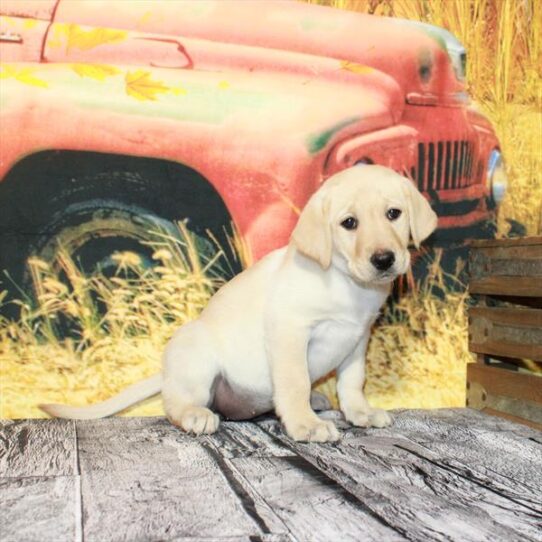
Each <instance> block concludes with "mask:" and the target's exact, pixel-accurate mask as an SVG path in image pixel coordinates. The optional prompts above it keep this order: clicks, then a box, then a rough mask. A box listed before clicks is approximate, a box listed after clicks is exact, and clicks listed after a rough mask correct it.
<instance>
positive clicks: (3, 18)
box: [0, 15, 17, 26]
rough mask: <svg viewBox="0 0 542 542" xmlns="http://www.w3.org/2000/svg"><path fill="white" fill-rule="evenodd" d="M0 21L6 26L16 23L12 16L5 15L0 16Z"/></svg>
mask: <svg viewBox="0 0 542 542" xmlns="http://www.w3.org/2000/svg"><path fill="white" fill-rule="evenodd" d="M0 23H2V24H3V25H7V26H16V25H17V23H16V22H15V19H13V17H6V16H5V15H2V16H1V17H0Z"/></svg>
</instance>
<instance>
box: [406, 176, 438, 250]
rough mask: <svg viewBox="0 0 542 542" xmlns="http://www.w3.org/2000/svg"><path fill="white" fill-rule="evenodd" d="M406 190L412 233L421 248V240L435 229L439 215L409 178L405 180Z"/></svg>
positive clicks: (413, 238) (417, 245)
mask: <svg viewBox="0 0 542 542" xmlns="http://www.w3.org/2000/svg"><path fill="white" fill-rule="evenodd" d="M404 191H405V195H406V199H407V205H408V219H409V221H410V235H411V236H412V240H413V241H414V245H415V246H416V248H419V246H420V244H421V242H422V241H423V240H424V239H427V237H429V236H430V235H431V234H432V233H433V232H434V231H435V229H436V227H437V223H438V217H437V215H436V213H435V211H433V209H431V206H430V205H429V202H428V201H427V200H426V199H425V198H424V197H423V196H422V194H421V193H420V192H419V191H418V189H417V188H416V187H415V186H414V183H413V182H412V181H410V180H409V179H405V181H404Z"/></svg>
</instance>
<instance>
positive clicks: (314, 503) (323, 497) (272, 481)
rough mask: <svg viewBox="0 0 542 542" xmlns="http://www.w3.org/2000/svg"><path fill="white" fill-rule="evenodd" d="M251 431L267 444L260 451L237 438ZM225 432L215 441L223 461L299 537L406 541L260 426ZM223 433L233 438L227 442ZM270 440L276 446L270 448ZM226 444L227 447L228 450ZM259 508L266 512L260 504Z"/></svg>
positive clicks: (253, 438)
mask: <svg viewBox="0 0 542 542" xmlns="http://www.w3.org/2000/svg"><path fill="white" fill-rule="evenodd" d="M249 427H250V443H251V444H252V445H254V444H256V443H258V441H260V442H261V443H262V444H263V446H262V445H260V446H257V448H256V453H252V452H251V448H252V446H250V447H247V445H246V442H244V439H239V438H238V434H239V433H240V432H241V433H244V434H246V433H247V429H248V428H249ZM239 429H240V431H239ZM220 433H221V434H219V435H213V436H212V437H210V440H211V441H212V442H213V443H214V444H215V445H217V451H219V453H224V460H225V461H226V462H227V463H228V465H230V468H231V469H232V471H235V472H236V473H237V476H238V479H239V481H240V483H243V484H248V485H249V486H250V488H251V490H252V493H251V494H256V495H259V496H260V497H259V498H260V499H261V501H262V502H263V503H266V505H267V506H268V507H269V511H268V512H267V515H266V517H269V513H270V512H271V511H273V513H274V515H276V517H277V518H280V519H279V520H280V521H281V522H282V523H283V524H284V525H285V526H286V527H287V529H288V530H289V531H290V532H291V533H292V535H293V536H294V538H295V539H297V540H300V541H301V540H311V542H312V541H313V542H320V541H321V542H327V541H329V540H335V539H337V536H338V533H340V539H341V540H356V541H357V540H359V541H362V540H363V541H370V540H374V541H375V542H376V541H378V542H380V541H381V540H390V541H392V540H405V538H404V536H402V535H401V534H400V533H399V532H397V531H395V530H394V529H393V528H391V527H390V526H388V525H386V523H385V522H384V521H383V520H382V519H381V518H380V517H378V516H374V514H373V513H372V512H371V511H370V510H368V509H367V508H366V507H365V504H364V503H362V502H360V501H358V500H357V499H356V498H355V497H353V495H351V494H350V493H349V492H347V491H345V489H344V488H343V487H342V486H341V485H339V484H337V483H336V482H335V481H334V480H332V479H331V478H328V477H327V476H326V475H325V474H324V473H322V472H321V470H319V469H318V468H316V467H314V466H313V465H312V464H311V463H309V462H308V461H306V460H305V459H304V458H302V457H299V456H298V455H295V454H294V453H293V452H292V451H291V450H290V449H289V448H287V447H286V446H285V445H284V444H282V443H281V442H280V441H278V440H277V439H275V438H272V437H270V435H269V434H267V433H266V432H264V431H262V430H261V429H260V428H258V427H257V426H255V425H253V424H234V423H230V424H223V427H222V430H221V431H220ZM224 433H226V434H229V435H230V437H231V438H226V439H224V437H223V434H224ZM269 441H271V442H273V444H272V446H271V447H269V448H268V445H267V442H269ZM224 442H228V445H227V446H223V443H224ZM316 446H318V445H316ZM265 448H268V449H269V450H273V454H268V453H265V454H262V453H261V452H262V451H263V449H265ZM247 452H248V453H247ZM258 510H259V513H260V514H261V511H262V505H261V503H259V506H258ZM276 529H278V527H277V526H275V527H274V528H273V530H276Z"/></svg>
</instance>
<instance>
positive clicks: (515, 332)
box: [469, 307, 542, 395]
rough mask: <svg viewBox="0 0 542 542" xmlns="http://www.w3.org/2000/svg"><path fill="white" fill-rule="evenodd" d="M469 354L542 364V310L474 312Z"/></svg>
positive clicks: (500, 309) (482, 308)
mask: <svg viewBox="0 0 542 542" xmlns="http://www.w3.org/2000/svg"><path fill="white" fill-rule="evenodd" d="M469 350H470V351H471V352H476V353H478V354H493V355H495V356H505V357H510V358H523V359H532V360H537V361H542V310H539V309H525V308H488V307H475V308H471V309H470V310H469ZM541 395H542V392H541Z"/></svg>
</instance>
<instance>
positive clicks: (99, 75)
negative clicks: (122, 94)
mask: <svg viewBox="0 0 542 542" xmlns="http://www.w3.org/2000/svg"><path fill="white" fill-rule="evenodd" d="M72 70H73V71H74V72H75V73H76V74H77V75H79V76H80V77H90V78H91V79H96V80H97V81H104V80H105V78H106V77H111V76H112V75H117V74H118V73H120V70H119V69H118V68H115V67H114V66H108V65H107V64H72Z"/></svg>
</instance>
